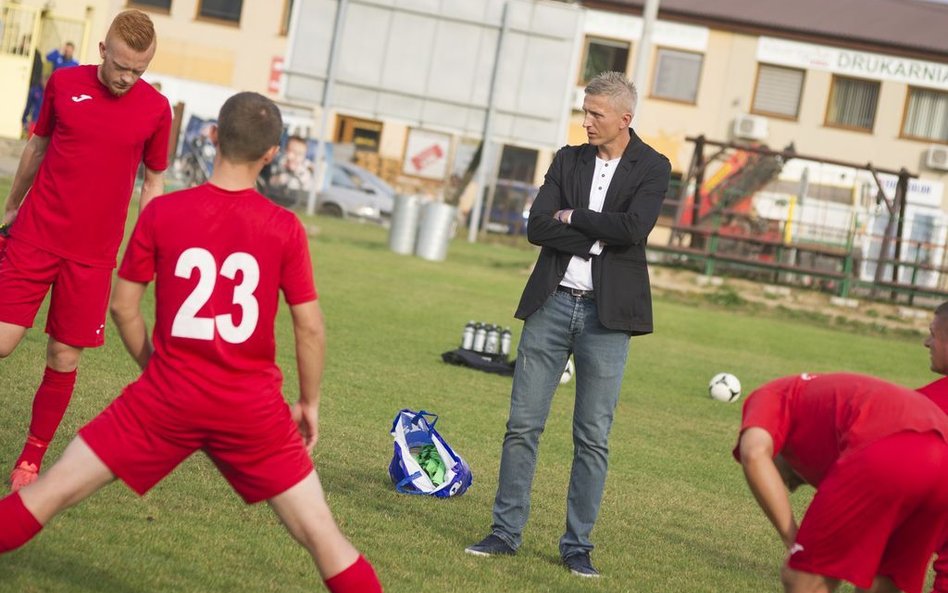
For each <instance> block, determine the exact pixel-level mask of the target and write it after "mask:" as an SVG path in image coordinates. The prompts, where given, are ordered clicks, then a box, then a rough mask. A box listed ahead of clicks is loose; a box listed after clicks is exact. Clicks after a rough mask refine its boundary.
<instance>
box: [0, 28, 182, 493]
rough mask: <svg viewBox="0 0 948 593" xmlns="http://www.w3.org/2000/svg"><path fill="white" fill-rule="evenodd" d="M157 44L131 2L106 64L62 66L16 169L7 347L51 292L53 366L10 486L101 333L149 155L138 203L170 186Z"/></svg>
mask: <svg viewBox="0 0 948 593" xmlns="http://www.w3.org/2000/svg"><path fill="white" fill-rule="evenodd" d="M155 47H156V39H155V29H154V26H153V25H152V22H151V20H150V19H149V18H148V15H146V14H145V13H144V12H141V11H138V10H128V11H125V12H122V13H120V14H119V15H118V16H116V17H115V19H114V20H113V21H112V24H111V26H110V27H109V30H108V33H107V34H106V36H105V41H104V42H101V43H99V54H100V56H101V58H102V63H101V64H99V65H98V66H75V67H72V68H60V69H58V70H56V72H54V73H53V75H52V76H51V77H50V79H49V82H48V83H47V85H46V92H45V97H44V99H43V105H42V108H41V109H40V115H39V119H38V120H37V122H36V129H35V130H34V135H33V137H32V138H30V140H29V142H28V143H27V145H26V147H25V148H24V149H23V154H22V155H21V156H20V163H19V166H18V167H17V171H16V175H15V176H14V178H13V185H12V186H11V188H10V194H9V196H8V198H7V201H6V208H5V210H4V213H3V217H2V219H0V223H2V224H6V225H10V237H9V239H8V240H7V241H6V253H5V255H4V257H3V258H2V260H0V358H3V357H6V356H8V355H9V354H10V353H11V352H13V350H14V349H15V348H16V346H17V344H19V343H20V340H21V339H22V338H23V335H24V334H25V333H26V330H27V329H28V328H29V327H31V326H32V325H33V320H34V319H35V317H36V313H37V312H38V311H39V308H40V305H41V304H42V303H43V299H44V298H45V297H46V294H47V293H48V292H50V290H51V291H52V298H51V300H50V304H49V312H48V315H47V319H46V333H47V334H49V340H48V343H47V348H46V370H45V372H44V374H43V379H42V382H41V383H40V386H39V388H38V389H37V391H36V396H35V397H34V398H33V410H32V418H31V420H30V425H29V433H28V435H27V438H26V443H25V444H24V446H23V450H22V452H21V453H20V456H19V457H18V458H17V460H16V462H15V463H14V466H13V472H12V473H11V474H10V484H11V487H12V489H13V490H14V491H16V490H17V489H19V488H21V487H23V486H25V485H26V484H29V483H30V482H32V481H33V480H35V479H36V476H37V473H38V472H39V469H40V465H41V464H42V461H43V456H44V455H45V454H46V450H47V448H48V447H49V443H50V441H52V439H53V436H54V435H55V434H56V429H57V428H58V427H59V424H60V422H62V418H63V415H64V414H65V413H66V408H67V407H68V405H69V400H70V398H71V397H72V392H73V387H74V386H75V383H76V369H77V367H78V366H79V358H80V356H81V354H82V350H83V349H84V348H97V347H99V346H101V345H102V344H103V343H104V339H105V313H106V309H107V307H108V303H109V290H110V288H111V283H112V269H113V268H114V267H115V256H116V253H117V252H118V248H119V244H120V243H121V242H122V236H123V235H124V231H125V218H126V215H127V212H128V204H129V201H130V199H131V195H132V188H133V186H134V184H135V174H136V172H137V171H138V167H139V165H140V164H141V163H142V162H144V164H145V178H144V182H143V185H142V194H141V204H142V206H143V207H144V205H145V204H146V203H147V202H148V201H149V200H150V199H152V198H153V197H155V196H157V195H158V194H160V193H161V192H162V191H163V185H164V184H163V178H162V176H163V173H162V171H164V170H165V168H166V167H167V165H168V135H169V132H170V129H171V108H170V107H169V105H168V101H167V99H165V97H163V96H162V95H161V94H160V93H159V92H158V91H156V90H155V89H154V88H152V86H151V85H149V84H148V83H146V82H145V81H143V80H140V78H141V75H142V74H143V73H144V72H145V69H146V68H148V65H149V63H150V62H151V59H152V57H153V56H154V55H155Z"/></svg>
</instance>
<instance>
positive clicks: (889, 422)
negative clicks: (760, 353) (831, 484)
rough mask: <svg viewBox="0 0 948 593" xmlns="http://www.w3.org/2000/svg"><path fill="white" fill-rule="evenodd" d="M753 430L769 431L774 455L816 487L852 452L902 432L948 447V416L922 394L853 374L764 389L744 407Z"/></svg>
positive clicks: (790, 380)
mask: <svg viewBox="0 0 948 593" xmlns="http://www.w3.org/2000/svg"><path fill="white" fill-rule="evenodd" d="M750 427H759V428H763V429H764V430H766V431H767V432H769V433H770V435H771V436H772V437H773V440H774V453H782V454H783V456H784V457H785V458H786V459H787V461H788V462H790V465H791V466H792V467H793V469H794V470H796V471H797V473H799V474H800V475H801V476H802V477H803V478H804V479H805V480H806V481H807V482H808V483H810V484H811V485H813V486H819V484H820V482H821V481H822V480H823V478H824V477H825V476H826V473H827V472H828V471H829V469H830V468H831V467H832V466H833V464H834V463H836V461H837V460H838V459H839V458H840V457H842V456H844V455H845V454H846V453H848V452H850V451H855V450H858V449H860V448H862V447H864V446H866V445H868V444H870V443H872V442H875V441H877V440H879V439H881V438H884V437H886V436H889V435H892V434H895V433H898V432H905V431H915V432H929V431H933V432H937V433H939V434H940V435H941V436H942V438H943V439H945V440H946V442H948V417H946V416H945V414H944V413H943V412H942V411H941V410H939V409H938V407H937V406H935V405H934V404H933V403H932V402H931V401H929V400H928V399H927V398H925V397H924V396H922V395H921V394H920V393H918V392H916V391H912V390H911V389H906V388H904V387H899V386H897V385H893V384H891V383H886V382H885V381H882V380H880V379H876V378H874V377H867V376H865V375H856V374H850V373H835V374H828V375H809V374H806V373H804V374H803V375H798V376H793V377H784V378H782V379H777V380H776V381H772V382H770V383H767V384H765V385H763V386H761V387H760V388H758V389H756V390H755V391H754V392H753V393H751V394H750V396H749V397H748V398H747V401H746V402H744V418H743V422H742V423H741V432H743V431H744V430H745V429H747V428H750ZM734 456H735V458H737V459H739V448H735V449H734Z"/></svg>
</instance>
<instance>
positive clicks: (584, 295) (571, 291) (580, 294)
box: [556, 284, 596, 299]
mask: <svg viewBox="0 0 948 593" xmlns="http://www.w3.org/2000/svg"><path fill="white" fill-rule="evenodd" d="M556 291H557V292H565V293H566V294H568V295H570V296H574V297H576V298H580V299H595V298H596V293H595V292H593V291H591V290H580V289H578V288H573V287H572V286H563V285H562V284H560V285H559V286H557V287H556Z"/></svg>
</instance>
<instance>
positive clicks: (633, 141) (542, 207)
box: [515, 128, 671, 335]
mask: <svg viewBox="0 0 948 593" xmlns="http://www.w3.org/2000/svg"><path fill="white" fill-rule="evenodd" d="M629 137H630V141H629V145H628V146H627V147H626V149H625V152H624V153H623V154H622V158H621V159H620V161H619V166H618V168H617V169H616V172H615V173H614V174H613V177H612V182H611V183H610V184H609V190H608V191H607V192H606V198H605V202H604V203H603V207H602V212H594V211H592V210H590V209H589V190H590V188H591V187H592V176H593V171H594V169H595V166H596V147H595V146H591V145H589V144H583V145H582V146H564V147H563V148H561V149H560V150H559V151H558V152H557V153H556V156H554V157H553V163H552V164H551V165H550V169H549V170H548V171H547V173H546V178H545V179H544V181H543V185H542V186H541V187H540V191H539V193H538V194H537V197H536V200H534V202H533V206H532V207H531V208H530V220H529V222H528V223H527V238H528V239H529V240H530V242H531V243H533V244H534V245H539V246H540V247H542V249H541V250H540V256H539V258H538V259H537V263H536V266H535V267H534V268H533V273H532V274H531V275H530V279H529V280H528V281H527V286H526V288H524V290H523V296H522V297H521V298H520V305H519V307H517V312H516V314H515V315H516V317H517V318H518V319H526V318H527V317H529V316H530V315H531V314H533V313H534V312H535V311H536V310H537V309H539V308H540V307H541V306H542V305H543V303H544V302H546V299H547V298H549V297H550V295H552V294H553V292H554V291H555V290H556V287H557V286H558V285H559V283H560V281H561V280H562V279H563V275H564V274H566V267H567V266H568V265H569V261H570V258H572V257H573V256H574V255H576V256H579V257H581V258H583V259H589V258H590V257H592V258H593V262H592V277H593V290H594V291H595V293H596V305H597V307H598V310H599V320H600V322H601V323H602V324H603V325H604V326H605V327H607V328H609V329H614V330H621V331H626V332H629V333H630V334H632V335H639V334H648V333H651V332H652V294H651V289H650V287H649V281H648V266H647V265H646V261H645V243H646V240H647V239H648V234H649V232H651V230H652V227H654V226H655V221H656V220H657V219H658V214H659V211H660V210H661V207H662V200H664V199H665V192H666V191H667V189H668V177H669V173H670V172H671V165H670V163H669V162H668V159H667V158H665V157H664V156H663V155H661V154H659V153H658V152H656V151H655V150H654V149H653V148H652V147H650V146H649V145H647V144H645V143H644V142H642V140H641V139H640V138H639V137H638V136H637V135H636V134H635V132H633V131H632V129H631V128H630V129H629ZM566 208H572V209H573V215H572V220H571V223H570V224H568V225H567V224H563V223H560V222H557V221H556V220H555V219H554V218H553V214H554V213H555V212H556V211H557V210H562V209H566ZM596 241H602V242H603V243H604V244H605V247H604V248H603V251H602V253H601V254H600V255H597V256H590V254H589V248H590V247H592V245H593V243H595V242H596Z"/></svg>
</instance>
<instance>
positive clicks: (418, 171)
mask: <svg viewBox="0 0 948 593" xmlns="http://www.w3.org/2000/svg"><path fill="white" fill-rule="evenodd" d="M450 148H451V136H449V135H448V134H443V133H441V132H430V131H427V130H420V129H417V128H412V129H410V130H408V142H407V143H406V146H405V161H404V163H403V165H402V172H403V173H405V174H406V175H414V176H416V177H425V178H426V179H444V178H445V176H446V175H447V172H448V152H449V151H450Z"/></svg>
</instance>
